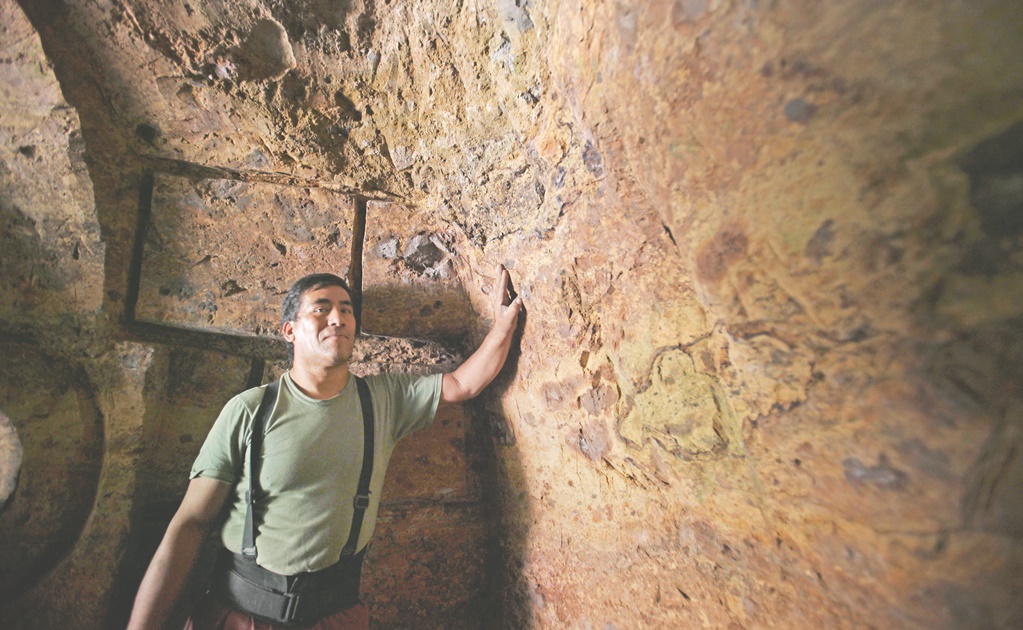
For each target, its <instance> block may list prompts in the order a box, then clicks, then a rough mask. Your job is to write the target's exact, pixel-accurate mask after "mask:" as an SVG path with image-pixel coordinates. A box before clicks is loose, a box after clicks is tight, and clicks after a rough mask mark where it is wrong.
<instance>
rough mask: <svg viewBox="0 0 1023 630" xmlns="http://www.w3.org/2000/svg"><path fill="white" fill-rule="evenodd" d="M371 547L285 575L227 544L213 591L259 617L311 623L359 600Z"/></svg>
mask: <svg viewBox="0 0 1023 630" xmlns="http://www.w3.org/2000/svg"><path fill="white" fill-rule="evenodd" d="M365 555H366V551H365V549H364V550H362V551H360V552H359V553H357V554H355V555H354V556H351V557H349V558H343V559H342V560H340V561H339V562H337V563H336V564H334V565H333V566H331V567H328V568H326V569H323V570H322V571H314V572H309V573H299V574H297V575H281V574H279V573H274V572H273V571H269V570H267V569H264V568H263V567H261V566H259V565H258V564H256V561H255V559H254V558H251V557H248V556H243V555H241V554H234V553H231V552H230V551H228V550H226V549H224V550H222V551H221V554H220V557H219V558H218V559H217V564H216V566H215V567H214V570H213V580H212V582H211V585H210V592H212V593H213V594H215V595H218V596H220V597H222V598H223V599H225V600H226V601H227V602H228V603H230V604H231V605H232V606H233V607H235V608H237V609H238V610H240V611H242V612H245V613H247V614H249V615H252V616H253V617H256V618H259V619H262V620H263V621H268V622H270V623H276V624H281V625H286V626H295V627H301V626H309V625H312V624H314V623H315V622H317V621H319V620H320V619H322V618H324V617H327V616H329V615H332V614H334V613H337V612H341V611H342V610H345V609H347V608H351V607H352V606H354V605H356V604H358V603H359V582H360V578H361V575H362V560H363V558H364V557H365Z"/></svg>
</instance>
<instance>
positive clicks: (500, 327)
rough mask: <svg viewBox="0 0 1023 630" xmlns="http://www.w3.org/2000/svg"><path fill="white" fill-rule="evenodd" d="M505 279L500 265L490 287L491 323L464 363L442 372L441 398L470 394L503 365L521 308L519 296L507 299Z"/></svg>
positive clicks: (452, 399)
mask: <svg viewBox="0 0 1023 630" xmlns="http://www.w3.org/2000/svg"><path fill="white" fill-rule="evenodd" d="M509 280H510V276H509V274H508V270H507V269H505V268H504V265H500V266H499V267H498V268H497V279H496V280H495V281H494V290H493V300H494V326H493V327H492V328H491V329H490V332H489V333H487V336H486V338H485V339H484V340H483V343H482V344H480V347H479V348H477V349H476V352H473V353H472V356H470V357H469V358H468V359H466V361H465V363H463V364H462V365H460V366H458V368H457V369H456V370H455V371H454V372H449V373H447V374H445V375H444V381H443V384H442V385H441V401H443V402H447V403H452V402H461V401H463V400H468V399H470V398H474V397H475V396H476V395H477V394H479V393H480V392H481V391H483V388H484V387H486V386H487V385H489V384H490V381H492V380H494V377H495V376H497V373H498V372H500V371H501V367H502V366H504V361H505V359H507V358H508V350H509V349H510V348H511V343H512V337H514V335H515V326H516V325H517V323H518V320H519V311H521V310H522V297H521V296H520V297H516V298H515V299H514V300H513V299H511V293H510V291H509V289H508V283H509Z"/></svg>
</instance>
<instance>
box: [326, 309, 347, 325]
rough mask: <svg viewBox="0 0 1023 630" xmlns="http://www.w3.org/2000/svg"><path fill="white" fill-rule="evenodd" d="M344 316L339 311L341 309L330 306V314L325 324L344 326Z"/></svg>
mask: <svg viewBox="0 0 1023 630" xmlns="http://www.w3.org/2000/svg"><path fill="white" fill-rule="evenodd" d="M344 323H345V318H344V315H343V314H342V313H341V309H339V308H332V309H330V316H329V317H328V318H327V324H328V325H330V326H344Z"/></svg>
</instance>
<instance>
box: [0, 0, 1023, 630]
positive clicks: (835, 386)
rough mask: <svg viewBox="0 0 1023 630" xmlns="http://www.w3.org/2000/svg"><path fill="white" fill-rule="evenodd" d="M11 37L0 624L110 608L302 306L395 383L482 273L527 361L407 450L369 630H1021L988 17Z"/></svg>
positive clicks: (112, 24) (356, 13) (251, 19)
mask: <svg viewBox="0 0 1023 630" xmlns="http://www.w3.org/2000/svg"><path fill="white" fill-rule="evenodd" d="M0 17H2V18H3V19H2V20H0V24H2V27H0V28H2V31H0V38H2V41H3V49H4V50H5V51H6V52H5V54H4V56H3V57H2V59H0V74H2V76H3V77H4V79H5V80H4V81H3V82H0V83H2V87H0V153H2V155H0V180H2V182H3V184H4V185H3V190H4V193H3V194H2V195H0V221H2V222H3V230H2V231H0V261H2V265H3V269H4V271H5V273H4V274H3V277H2V278H0V294H2V295H3V297H4V298H5V299H4V300H2V302H0V304H2V305H0V342H2V343H3V345H4V348H7V350H5V351H4V353H3V355H4V356H5V358H6V357H16V358H17V360H14V361H9V363H8V365H6V366H5V367H4V369H3V371H2V374H3V378H4V379H5V380H4V381H3V388H2V390H0V391H2V393H3V396H4V398H3V400H0V408H3V409H4V410H5V411H7V412H8V413H9V414H10V416H11V419H12V421H13V422H14V425H15V427H16V428H17V430H18V432H19V434H20V435H22V436H23V438H22V441H23V442H24V445H25V449H24V468H23V470H24V471H29V470H37V468H35V467H42V470H44V471H45V473H42V476H39V477H37V474H36V473H34V472H33V473H32V474H31V476H23V480H26V479H37V478H38V479H44V478H45V479H50V481H47V482H46V483H45V488H44V489H39V490H38V491H37V490H33V491H32V492H31V493H26V492H25V491H26V490H27V489H28V488H27V486H26V485H25V484H26V483H27V482H23V485H22V486H21V487H19V490H18V494H17V495H16V499H17V501H16V503H15V505H16V506H17V509H18V510H24V512H18V514H21V516H16V515H15V512H14V511H12V510H13V508H14V506H12V507H11V509H5V510H4V512H3V513H0V534H2V535H3V537H4V538H3V540H4V541H5V542H4V546H2V547H0V566H2V567H4V571H5V573H4V576H5V578H4V579H5V580H7V579H8V578H9V577H11V576H15V575H31V576H32V580H28V581H25V582H24V584H22V585H19V586H17V587H15V586H11V584H12V583H13V579H11V580H8V581H5V582H3V588H4V589H5V590H4V591H0V592H2V593H3V597H2V598H0V600H2V601H3V602H5V603H3V604H0V618H4V619H5V620H6V619H14V620H16V621H15V624H14V625H15V626H16V627H46V626H54V627H56V626H62V625H63V626H74V627H105V626H117V625H120V624H122V623H123V621H124V617H125V615H126V614H127V611H128V608H129V607H130V603H131V602H130V599H131V597H132V594H133V592H134V588H135V586H136V585H137V582H138V579H139V577H140V574H141V571H142V570H143V569H144V567H145V564H146V562H147V561H148V555H149V554H151V553H152V550H153V548H154V547H155V544H156V543H157V542H158V540H159V537H160V535H162V529H163V528H164V527H165V525H166V522H167V519H169V517H170V514H171V513H172V512H173V510H174V508H175V507H176V503H177V501H178V500H179V498H180V496H181V494H182V492H183V489H184V485H185V483H186V478H185V477H186V475H185V473H186V472H187V469H188V467H189V465H190V461H191V458H192V457H194V454H195V452H196V451H197V450H198V448H199V445H200V444H201V441H202V439H203V436H204V432H205V430H206V429H207V427H208V426H209V424H210V423H211V422H212V420H213V418H214V417H215V415H216V413H217V411H218V408H219V406H220V405H221V404H222V403H223V401H224V400H226V399H227V398H228V397H230V395H231V394H233V393H234V392H236V391H238V390H240V389H242V388H244V387H245V386H246V385H250V384H254V383H258V382H259V381H260V380H264V379H266V378H272V377H273V376H274V375H277V374H279V373H280V371H281V370H282V369H284V365H283V364H282V360H283V355H282V348H281V345H280V343H279V342H278V341H274V340H273V338H272V337H273V335H274V334H275V333H276V330H277V326H278V323H277V318H278V315H277V309H278V308H279V302H280V298H281V295H282V293H283V292H284V291H285V290H286V289H287V286H288V285H289V284H290V282H291V281H292V280H293V279H295V278H296V277H298V276H299V275H302V274H303V273H306V272H308V271H313V270H330V271H333V272H335V273H338V274H339V275H342V276H345V277H346V278H348V279H349V280H350V281H351V282H352V284H353V288H354V289H355V292H356V293H358V296H359V297H360V299H361V302H362V313H361V314H362V320H363V321H362V325H363V329H364V330H365V331H366V332H368V333H373V334H375V335H380V337H369V338H367V339H365V340H363V341H362V342H361V343H360V347H359V350H358V352H359V354H358V357H357V359H358V361H357V365H356V366H355V367H356V368H357V369H360V370H363V371H374V370H383V369H397V370H401V371H414V372H424V371H431V370H441V369H450V367H451V366H452V365H453V364H454V363H455V362H457V360H458V357H460V356H464V352H465V351H468V350H471V348H472V347H473V346H474V345H475V344H477V343H478V342H479V341H480V340H481V339H482V337H483V335H484V333H485V332H486V330H487V326H488V324H489V321H490V318H491V317H492V315H491V311H490V296H489V295H488V292H489V290H490V286H491V285H492V283H493V273H494V271H493V270H494V268H495V267H496V265H497V264H499V263H500V264H504V265H505V266H507V267H508V268H509V269H511V272H512V276H513V279H514V283H515V287H514V288H515V291H516V292H517V293H518V294H519V295H521V296H522V297H523V298H524V300H525V304H526V313H525V316H524V318H523V322H522V325H521V329H520V331H519V337H518V343H517V345H516V348H515V350H514V352H513V354H512V356H511V357H510V360H509V365H508V366H507V368H506V370H505V371H504V372H503V373H502V374H501V376H499V377H498V379H497V381H496V382H495V384H494V385H493V386H492V387H491V389H490V390H488V392H487V394H486V395H485V396H483V397H482V398H480V399H479V400H477V401H475V402H474V403H472V404H471V405H468V406H466V407H465V408H464V409H462V408H460V409H455V410H451V411H449V412H448V413H447V414H446V415H442V416H439V417H438V426H437V427H434V428H433V429H431V433H429V435H427V434H425V433H424V434H422V437H421V438H419V437H418V436H417V438H414V439H412V440H410V442H411V443H410V444H407V445H403V447H404V450H402V449H401V448H400V449H399V450H400V451H401V452H400V453H398V454H396V459H395V463H394V467H393V468H392V475H391V479H389V485H388V490H387V493H388V497H389V498H387V499H386V500H387V501H390V502H389V503H388V504H387V505H386V510H385V512H386V513H384V514H383V516H382V519H381V525H380V531H379V536H378V541H377V545H376V546H375V547H374V551H373V554H372V555H371V558H370V561H369V562H368V563H367V576H366V583H367V587H371V588H369V589H368V590H367V597H368V598H369V599H371V600H372V603H373V604H374V606H375V608H374V623H375V627H380V628H399V627H409V626H415V627H423V626H422V625H419V624H422V623H423V621H422V619H423V618H424V617H425V618H429V619H434V620H436V626H435V627H443V628H458V627H466V628H468V627H473V628H476V627H480V626H485V627H508V628H562V627H570V628H592V627H599V628H638V627H651V628H689V627H712V628H723V627H732V628H745V627H750V628H758V627H775V626H780V627H815V626H816V627H828V628H846V627H848V628H859V627H912V628H934V627H949V628H1016V627H1020V626H1023V607H1021V605H1020V602H1019V598H1018V593H1019V592H1021V591H1023V582H1021V579H1023V578H1021V576H1023V525H1021V524H1023V500H1021V498H1020V497H1023V459H1021V458H1020V456H1019V453H1020V452H1023V380H1021V379H1020V374H1023V365H1021V363H1023V219H1021V217H1023V149H1021V147H1023V109H1021V107H1020V100H1019V94H1020V93H1023V38H1020V37H1019V33H1020V32H1021V30H1023V16H1021V14H1020V11H1019V9H1018V7H1017V6H1016V3H1014V2H1010V1H1009V0H990V1H985V2H967V1H966V0H953V1H948V2H922V3H911V4H907V3H878V2H874V1H872V0H853V1H851V2H846V3H841V4H838V3H818V2H809V1H804V0H791V1H785V2H776V3H757V2H748V1H742V0H735V1H727V0H658V1H655V2H647V3H642V2H618V3H597V2H590V1H589V0H562V1H559V2H550V1H547V0H529V1H528V2H513V1H511V0H494V1H492V2H485V1H474V2H464V1H462V0H442V1H439V2H428V3H427V2H413V1H409V0H387V1H380V2H371V1H370V0H354V1H352V2H344V3H331V2H319V1H311V0H310V1H301V2H280V1H277V0H246V1H245V2H233V3H198V2H191V1H189V2H180V3H164V2H160V3H157V2H149V1H144V0H118V1H117V2H95V1H91V0H63V1H59V2H58V1H56V0H40V1H28V0H25V1H22V2H18V3H16V2H14V0H0ZM48 366H58V367H59V368H60V369H53V370H50V368H49V367H48ZM388 366H390V367H388ZM53 375H58V377H57V379H56V380H57V381H58V382H53V380H54V379H53V378H52V376H53ZM23 378H27V379H28V381H29V382H30V384H31V385H32V386H30V387H19V386H18V381H20V380H21V379H23ZM13 410H19V413H15V412H14V411H13ZM39 410H43V411H45V413H43V411H39ZM22 411H23V412H24V413H21V412H22ZM37 412H38V413H37ZM40 414H42V415H40ZM51 424H52V425H53V426H50V425H51ZM90 427H91V428H90ZM37 429H38V431H37ZM76 431H77V432H78V433H75V432H76ZM53 449H58V450H59V451H60V452H61V453H63V454H72V453H73V454H74V455H75V456H76V457H79V458H80V459H79V460H74V462H78V463H72V464H68V462H66V461H65V462H63V463H62V464H61V466H63V465H73V466H81V468H76V470H77V471H79V472H81V471H85V472H88V473H89V474H88V475H85V476H82V475H68V474H66V471H65V469H64V468H61V467H60V466H58V465H57V464H55V463H53V458H52V457H51V456H49V453H50V452H52V451H53ZM100 454H101V455H102V456H101V457H100ZM100 466H101V468H100ZM23 475H26V473H25V472H23ZM40 483H42V482H40ZM75 484H78V485H75ZM61 497H74V498H75V500H74V501H73V503H74V506H73V509H70V511H68V512H60V510H58V509H57V508H55V507H53V505H54V502H55V501H56V502H57V503H60V501H61ZM26 514H30V515H32V518H39V519H43V520H46V522H47V524H46V527H43V528H34V527H29V526H28V525H26V522H25V521H23V520H20V519H24V517H25V515H26ZM47 528H49V529H47ZM30 530H31V531H30ZM30 533H31V534H32V535H33V536H36V535H37V537H36V538H32V537H31V536H30V535H29V534H30ZM33 545H34V546H33ZM47 550H50V551H47ZM53 550H55V551H53ZM40 558H42V560H40ZM196 588H198V587H196Z"/></svg>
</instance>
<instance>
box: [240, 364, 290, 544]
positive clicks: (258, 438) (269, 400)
mask: <svg viewBox="0 0 1023 630" xmlns="http://www.w3.org/2000/svg"><path fill="white" fill-rule="evenodd" d="M280 384H281V382H280V381H274V382H273V383H270V384H269V385H267V387H266V389H265V390H264V391H263V400H261V401H260V402H259V409H257V410H256V415H255V417H253V418H252V432H251V436H250V437H249V456H248V460H249V489H248V490H246V491H245V531H244V533H243V534H242V555H246V556H252V557H253V558H254V557H256V523H255V519H254V516H253V514H252V507H253V504H254V503H255V490H256V487H257V485H258V484H259V460H260V453H261V452H262V450H263V433H264V432H265V431H266V420H267V418H268V417H269V415H270V411H271V410H272V409H273V408H274V404H275V403H276V402H277V390H278V389H279V388H280Z"/></svg>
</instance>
